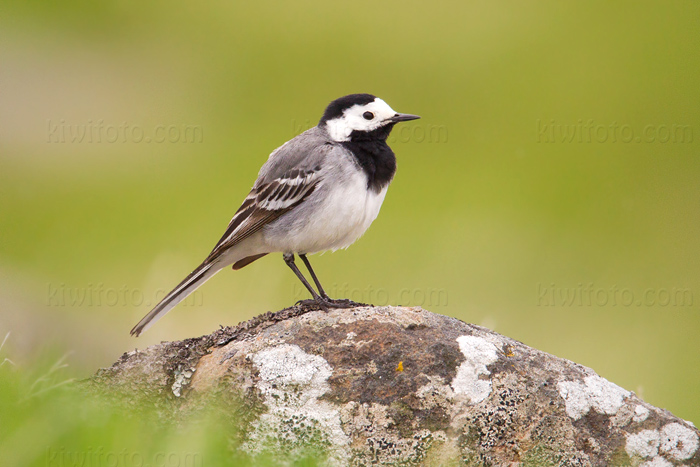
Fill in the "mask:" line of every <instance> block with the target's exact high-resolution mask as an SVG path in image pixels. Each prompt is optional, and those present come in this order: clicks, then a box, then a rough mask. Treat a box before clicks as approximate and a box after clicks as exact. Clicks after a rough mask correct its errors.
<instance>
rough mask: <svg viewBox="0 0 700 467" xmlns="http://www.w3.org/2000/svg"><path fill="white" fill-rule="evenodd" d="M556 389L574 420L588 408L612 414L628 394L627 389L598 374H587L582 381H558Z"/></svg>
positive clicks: (586, 411)
mask: <svg viewBox="0 0 700 467" xmlns="http://www.w3.org/2000/svg"><path fill="white" fill-rule="evenodd" d="M557 389H558V390H559V395H560V396H561V397H562V398H563V399H564V402H565V403H566V413H567V414H568V415H569V417H571V418H573V419H574V420H578V419H579V418H581V417H582V416H584V415H585V414H587V413H588V411H589V410H590V409H595V410H596V411H597V412H599V413H604V414H607V415H614V414H615V413H617V411H618V410H620V407H622V405H623V404H624V401H625V398H626V397H628V396H629V395H630V392H629V391H627V390H625V389H622V388H621V387H620V386H618V385H616V384H613V383H611V382H610V381H608V380H606V379H605V378H601V377H600V376H598V375H593V376H587V377H586V378H585V379H584V380H583V382H579V381H560V382H559V383H557Z"/></svg>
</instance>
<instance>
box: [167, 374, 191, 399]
mask: <svg viewBox="0 0 700 467" xmlns="http://www.w3.org/2000/svg"><path fill="white" fill-rule="evenodd" d="M194 372H195V369H194V368H188V369H186V370H181V369H180V368H178V369H177V371H175V381H173V385H172V388H171V389H172V391H173V394H174V395H175V397H180V396H181V395H182V389H183V388H184V387H186V386H187V384H189V382H190V378H192V375H194Z"/></svg>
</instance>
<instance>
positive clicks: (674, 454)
mask: <svg viewBox="0 0 700 467" xmlns="http://www.w3.org/2000/svg"><path fill="white" fill-rule="evenodd" d="M660 435H661V446H660V447H659V449H660V450H661V452H663V453H665V454H666V455H668V456H670V457H671V458H673V459H676V460H683V459H689V458H690V457H692V456H693V454H695V451H697V450H698V434H697V433H696V432H694V431H693V430H691V429H690V428H688V427H685V426H683V425H681V424H680V423H669V424H668V425H664V427H663V428H661V433H660Z"/></svg>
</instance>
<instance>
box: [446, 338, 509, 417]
mask: <svg viewBox="0 0 700 467" xmlns="http://www.w3.org/2000/svg"><path fill="white" fill-rule="evenodd" d="M457 343H458V344H459V350H460V351H461V352H462V354H464V358H465V361H464V362H462V364H461V365H459V368H458V369H457V375H456V376H455V377H454V379H453V380H452V384H451V386H452V390H453V391H454V393H455V394H465V395H467V396H468V397H469V400H470V402H471V403H472V404H476V403H478V402H481V401H483V400H484V399H486V398H487V397H488V396H489V394H491V381H490V380H488V379H480V376H481V375H484V376H488V375H490V374H491V372H490V371H489V370H488V368H486V366H487V365H489V364H491V363H493V362H495V361H496V360H498V352H497V349H496V346H495V345H493V344H492V343H491V342H489V341H487V340H486V339H483V338H481V337H476V336H460V337H458V338H457Z"/></svg>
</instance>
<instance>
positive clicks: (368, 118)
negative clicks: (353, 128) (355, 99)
mask: <svg viewBox="0 0 700 467" xmlns="http://www.w3.org/2000/svg"><path fill="white" fill-rule="evenodd" d="M362 116H363V117H365V120H372V119H373V118H374V114H373V113H372V112H365V113H363V114H362Z"/></svg>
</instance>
